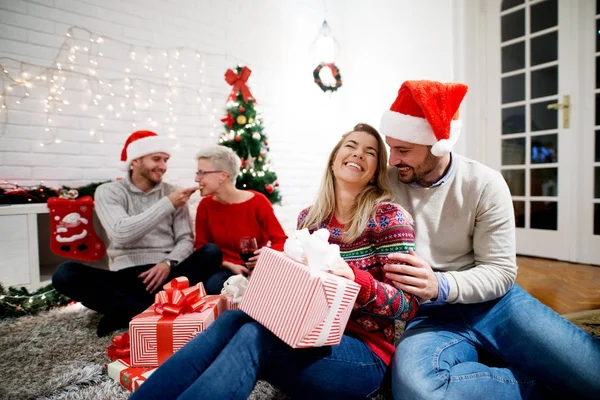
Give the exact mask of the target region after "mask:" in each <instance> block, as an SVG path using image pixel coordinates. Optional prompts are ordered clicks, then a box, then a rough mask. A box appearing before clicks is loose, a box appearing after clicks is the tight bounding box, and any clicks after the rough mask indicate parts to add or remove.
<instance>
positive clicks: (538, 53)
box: [502, 32, 558, 72]
mask: <svg viewBox="0 0 600 400" xmlns="http://www.w3.org/2000/svg"><path fill="white" fill-rule="evenodd" d="M530 44H531V50H530V51H531V65H532V66H534V65H538V64H543V63H547V62H550V61H556V60H558V32H550V33H548V34H546V35H542V36H538V37H536V38H533V39H531V42H530ZM502 72H504V71H502Z"/></svg>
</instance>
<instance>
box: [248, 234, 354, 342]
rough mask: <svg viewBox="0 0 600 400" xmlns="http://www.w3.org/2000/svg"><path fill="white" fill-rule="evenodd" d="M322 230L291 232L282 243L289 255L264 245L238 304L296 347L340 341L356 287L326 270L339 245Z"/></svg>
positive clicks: (333, 265) (334, 265)
mask: <svg viewBox="0 0 600 400" xmlns="http://www.w3.org/2000/svg"><path fill="white" fill-rule="evenodd" d="M322 231H325V232H322ZM322 231H317V232H316V233H315V234H313V235H310V234H308V231H306V230H303V231H298V232H297V233H296V234H295V235H292V236H291V237H290V238H289V239H288V242H290V243H289V244H288V242H286V245H285V247H284V248H285V249H291V250H290V255H291V257H290V256H289V255H287V254H284V253H281V252H278V251H274V250H271V249H269V248H264V249H263V251H262V252H261V254H260V256H259V258H258V262H257V264H256V267H255V269H254V272H253V273H252V279H250V281H249V283H248V288H247V290H246V293H245V294H244V297H243V300H242V302H241V304H240V309H241V310H242V311H244V312H245V313H247V314H248V315H250V316H251V317H252V318H254V319H255V320H256V321H258V322H260V323H261V324H262V325H263V326H264V327H266V328H267V329H269V330H270V331H271V332H273V333H274V334H275V335H277V337H279V338H280V339H281V340H283V341H284V342H285V343H287V344H289V345H290V346H292V347H295V348H301V347H319V346H328V345H336V344H339V342H340V341H341V339H342V335H343V334H344V329H345V327H346V323H347V322H348V318H349V317H350V313H351V312H352V309H353V307H354V302H355V301H356V297H357V296H358V292H359V290H360V285H358V284H357V283H355V282H352V281H350V280H348V279H346V278H342V277H339V276H336V275H333V274H331V273H328V272H326V271H332V270H335V268H337V265H338V263H339V261H340V259H341V258H340V256H339V247H338V246H336V245H330V244H329V243H327V239H328V237H329V236H328V235H329V233H328V232H327V231H326V230H322ZM286 253H287V250H286ZM300 261H303V262H306V263H307V264H308V265H305V264H304V263H302V262H300Z"/></svg>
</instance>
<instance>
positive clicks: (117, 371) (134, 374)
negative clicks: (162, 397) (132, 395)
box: [106, 358, 156, 392]
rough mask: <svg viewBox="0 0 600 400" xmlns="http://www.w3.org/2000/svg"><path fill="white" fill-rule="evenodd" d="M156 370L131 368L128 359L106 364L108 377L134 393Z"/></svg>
mask: <svg viewBox="0 0 600 400" xmlns="http://www.w3.org/2000/svg"><path fill="white" fill-rule="evenodd" d="M155 370H156V368H152V367H149V368H143V367H142V368H141V367H132V366H131V362H130V360H129V358H123V359H119V360H116V361H113V362H111V363H109V364H106V373H107V374H108V377H109V378H110V379H112V380H114V381H116V382H118V383H119V384H120V385H121V386H123V387H124V388H125V389H127V390H129V391H132V392H134V391H135V390H136V389H137V388H139V387H140V385H141V384H142V383H144V382H145V381H146V379H148V377H149V376H150V375H152V373H153V372H154V371H155Z"/></svg>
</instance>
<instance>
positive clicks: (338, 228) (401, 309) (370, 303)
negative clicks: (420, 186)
mask: <svg viewBox="0 0 600 400" xmlns="http://www.w3.org/2000/svg"><path fill="white" fill-rule="evenodd" d="M309 210H310V207H309V208H306V209H304V210H302V212H300V215H299V216H298V226H300V224H301V223H302V222H303V221H304V219H305V218H306V216H307V215H308V211H309ZM320 228H325V229H327V230H328V231H329V233H330V235H329V243H331V244H337V245H339V246H340V255H341V256H342V258H343V259H344V260H345V261H346V262H347V263H348V265H350V267H351V268H352V270H353V271H354V276H355V278H354V281H355V282H356V283H358V284H359V285H360V286H361V289H360V292H359V294H358V297H357V299H356V303H355V304H354V310H353V311H352V314H351V315H350V320H349V321H348V325H347V326H346V332H350V333H351V334H352V335H354V336H357V337H358V338H360V339H361V340H363V341H364V342H365V343H366V344H367V345H368V346H369V348H370V349H371V350H372V351H373V352H374V353H375V354H377V355H378V356H379V357H380V358H381V359H382V360H383V362H385V363H386V365H389V363H390V361H391V359H392V355H393V354H394V351H395V350H396V348H395V347H394V334H395V325H394V321H395V320H397V319H400V320H404V321H406V320H409V319H411V318H412V317H414V315H415V313H416V311H417V307H418V302H417V298H416V297H415V296H413V295H411V294H408V293H404V292H403V291H402V290H400V289H397V288H396V287H395V286H394V285H393V284H392V283H391V282H390V281H389V280H387V279H386V278H385V272H384V270H383V266H384V265H385V264H386V263H387V256H388V254H390V253H396V252H402V253H408V250H409V249H413V250H415V231H414V229H413V221H412V218H411V216H410V215H409V214H408V213H407V212H406V211H405V210H404V209H403V208H402V207H400V206H399V205H397V204H394V203H381V204H379V205H377V210H376V212H375V216H374V217H373V218H371V219H370V220H369V221H368V222H367V226H366V228H365V230H364V231H363V233H362V235H360V237H359V238H358V239H356V240H355V241H354V242H352V243H344V242H342V240H341V239H342V235H343V234H344V233H345V231H344V226H343V224H340V223H339V222H338V221H337V220H336V219H335V217H333V216H332V217H331V219H330V220H329V221H326V222H323V223H321V226H320ZM312 231H313V230H311V233H312Z"/></svg>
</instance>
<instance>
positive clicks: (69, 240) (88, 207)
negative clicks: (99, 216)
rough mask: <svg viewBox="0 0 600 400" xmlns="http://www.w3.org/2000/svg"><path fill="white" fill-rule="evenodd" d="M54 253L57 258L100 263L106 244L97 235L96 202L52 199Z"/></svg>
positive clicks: (51, 219) (80, 199)
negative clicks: (95, 229) (95, 225)
mask: <svg viewBox="0 0 600 400" xmlns="http://www.w3.org/2000/svg"><path fill="white" fill-rule="evenodd" d="M48 209H50V250H52V252H53V253H54V254H56V255H59V256H61V257H66V258H72V259H75V260H82V261H99V260H101V259H102V257H104V254H105V253H106V247H105V246H104V242H102V240H101V239H100V238H99V237H98V236H97V235H96V232H95V231H94V224H93V221H94V220H93V218H94V200H93V199H92V198H91V197H90V196H84V197H82V198H79V199H76V200H74V199H70V198H59V197H52V198H50V199H48Z"/></svg>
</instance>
